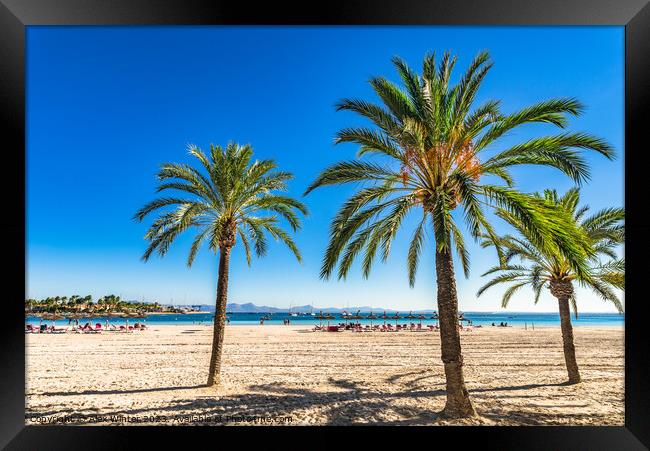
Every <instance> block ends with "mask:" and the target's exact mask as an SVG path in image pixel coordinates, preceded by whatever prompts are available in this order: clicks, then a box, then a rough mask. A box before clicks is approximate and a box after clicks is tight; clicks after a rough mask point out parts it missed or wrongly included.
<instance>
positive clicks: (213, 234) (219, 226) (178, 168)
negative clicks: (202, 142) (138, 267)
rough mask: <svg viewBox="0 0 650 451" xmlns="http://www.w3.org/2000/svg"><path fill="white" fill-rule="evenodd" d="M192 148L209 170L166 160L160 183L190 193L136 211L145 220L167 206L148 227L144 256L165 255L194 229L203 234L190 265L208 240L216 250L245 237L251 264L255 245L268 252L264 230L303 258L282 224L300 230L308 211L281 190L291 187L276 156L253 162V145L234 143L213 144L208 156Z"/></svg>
mask: <svg viewBox="0 0 650 451" xmlns="http://www.w3.org/2000/svg"><path fill="white" fill-rule="evenodd" d="M189 152H190V154H191V155H193V156H194V157H196V159H198V160H199V162H200V163H201V166H202V167H203V170H204V172H205V173H204V172H202V171H200V170H198V169H195V168H194V167H192V166H190V165H187V164H176V163H166V164H163V165H162V167H161V169H160V171H159V172H158V179H159V180H160V181H161V184H160V185H159V186H158V189H157V192H161V191H167V190H173V191H178V192H183V193H185V194H189V195H190V197H183V198H181V197H176V196H174V197H162V198H159V199H156V200H154V201H152V202H150V203H148V204H146V205H145V206H144V207H142V208H141V209H140V210H139V211H138V212H137V213H136V215H135V219H137V220H139V221H141V220H143V219H144V218H145V217H146V216H147V215H148V214H149V213H151V212H153V211H155V210H158V209H161V208H164V207H168V206H174V209H173V210H172V211H168V212H164V213H161V214H160V215H159V216H158V217H157V218H156V220H155V221H154V222H153V224H152V225H151V228H150V229H149V230H148V231H147V233H146V235H145V238H146V239H147V240H149V242H150V244H149V246H148V248H147V250H146V251H145V253H144V255H143V257H142V258H143V259H144V260H148V259H149V257H150V256H151V255H152V253H153V252H154V251H157V252H158V254H160V255H161V256H162V255H164V254H165V253H166V252H167V251H168V249H169V246H170V244H171V243H172V242H173V241H174V239H175V238H176V237H177V236H178V235H180V234H181V233H182V232H184V231H186V230H188V229H190V228H195V229H196V230H198V233H197V235H196V237H195V239H194V241H193V243H192V246H191V248H190V253H189V256H188V258H187V264H188V266H191V265H192V263H193V261H194V258H195V257H196V254H197V252H198V250H199V248H200V246H201V244H202V243H203V242H207V244H208V247H209V248H210V249H211V250H213V251H214V252H215V253H216V252H217V250H219V249H220V248H224V247H227V248H230V247H232V246H234V245H235V241H236V239H237V237H239V238H240V239H241V242H242V244H243V246H244V250H245V252H246V260H247V262H248V264H249V265H250V263H251V249H254V251H255V253H256V254H257V255H258V256H263V255H265V254H266V250H267V239H266V236H265V232H268V233H269V234H270V235H271V236H272V237H273V238H275V239H276V240H279V241H281V242H283V243H284V244H286V245H287V246H288V247H289V249H291V251H292V252H293V254H294V255H295V256H296V258H297V259H298V260H299V261H300V260H301V255H300V251H299V250H298V248H297V246H296V244H295V243H294V241H293V240H292V238H291V237H290V236H289V234H288V233H287V232H286V231H285V230H284V229H282V228H281V227H280V226H279V225H278V223H279V220H280V218H284V219H285V220H286V221H287V222H288V223H289V225H290V226H291V228H292V229H293V230H294V231H296V230H297V229H298V228H299V227H300V220H299V218H298V215H297V212H300V213H302V214H304V215H306V214H307V208H306V207H305V206H304V205H303V204H302V203H301V202H299V201H297V200H295V199H293V198H291V197H288V196H284V195H282V194H278V193H279V192H283V191H286V189H287V187H286V182H287V181H288V180H291V179H292V178H293V175H292V174H290V173H288V172H282V171H278V170H276V164H275V162H274V161H272V160H261V161H258V160H255V161H251V159H252V156H253V149H252V148H251V146H249V145H245V146H241V145H238V144H235V143H229V144H228V145H227V146H226V148H225V149H224V148H222V147H220V146H213V145H211V146H210V153H209V156H207V155H206V154H205V153H204V152H203V151H201V149H199V148H198V147H196V146H190V149H189Z"/></svg>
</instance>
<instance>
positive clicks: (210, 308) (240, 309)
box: [176, 302, 434, 313]
mask: <svg viewBox="0 0 650 451" xmlns="http://www.w3.org/2000/svg"><path fill="white" fill-rule="evenodd" d="M176 307H184V306H182V305H176ZM187 307H189V306H187ZM226 310H227V311H228V312H233V313H288V312H289V309H288V308H278V307H270V306H268V305H255V304H253V303H252V302H246V303H243V304H238V303H236V302H229V303H228V305H227V306H226ZM357 310H360V311H361V313H369V312H371V311H372V312H375V313H383V312H384V311H385V312H386V313H395V312H398V311H399V312H401V313H408V312H409V310H395V309H384V308H373V307H369V306H361V307H347V308H337V307H316V306H314V308H313V311H314V313H318V312H323V313H341V312H343V311H347V312H349V313H355V312H357ZM201 311H205V312H214V305H201ZM291 311H292V312H296V313H310V312H311V311H312V306H311V305H297V306H293V307H292V308H291ZM432 312H434V310H433V309H429V310H413V313H432Z"/></svg>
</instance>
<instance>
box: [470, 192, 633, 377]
mask: <svg viewBox="0 0 650 451" xmlns="http://www.w3.org/2000/svg"><path fill="white" fill-rule="evenodd" d="M537 196H538V197H542V196H541V195H537ZM543 197H544V198H545V199H546V200H548V201H550V202H552V203H553V204H554V205H556V207H557V208H558V209H562V210H564V211H566V212H567V213H569V214H571V216H572V218H573V220H574V221H575V224H576V226H577V227H578V228H579V229H580V230H581V231H582V232H583V233H584V234H586V235H587V237H588V239H589V241H590V245H591V246H592V248H593V251H592V252H591V253H590V255H589V256H588V257H587V259H586V260H587V261H586V262H585V264H586V265H587V268H588V270H587V271H586V272H583V273H576V272H575V271H574V270H573V269H572V267H571V265H570V264H569V263H568V261H567V260H566V258H565V257H564V256H563V255H561V254H558V253H555V252H549V251H548V250H546V249H540V248H539V247H538V246H536V245H535V244H533V241H532V240H531V239H530V234H529V232H528V230H527V229H526V227H523V226H522V224H521V223H520V221H519V220H518V219H517V218H515V217H513V216H512V215H511V214H510V213H509V212H507V211H505V210H502V209H499V210H497V215H498V216H500V217H501V218H503V219H504V220H505V221H506V222H508V223H509V224H510V225H511V226H513V227H514V228H515V229H516V230H517V231H518V232H519V234H520V236H518V237H517V236H512V235H505V236H503V237H500V238H498V244H499V246H500V247H501V248H502V249H504V250H506V254H505V264H504V265H498V266H495V267H494V268H491V269H490V270H488V271H487V272H486V273H485V274H483V275H484V276H485V275H488V274H496V277H495V278H494V279H492V280H491V281H490V282H488V283H487V284H485V285H484V286H483V287H481V289H480V290H479V291H478V296H480V295H482V294H483V293H484V292H485V290H487V289H488V288H490V287H492V286H495V285H498V284H502V283H507V284H510V287H509V288H508V289H507V290H506V291H505V293H504V295H503V299H502V301H501V306H502V307H503V308H506V307H507V306H508V303H509V302H510V299H511V298H512V296H513V295H514V294H515V293H516V292H517V291H518V290H519V289H521V288H523V287H525V286H530V287H532V289H533V291H534V293H535V304H537V302H538V301H539V297H540V295H541V293H542V290H543V289H544V287H548V288H549V289H550V291H551V294H552V295H553V296H554V297H556V298H557V300H558V304H559V308H560V325H561V329H562V340H563V343H564V360H565V361H566V367H567V371H568V373H569V383H571V384H573V383H577V382H580V372H579V371H578V363H577V361H576V354H575V346H574V344H573V327H572V326H571V314H570V311H569V305H571V306H572V307H573V312H574V314H575V316H576V318H577V317H578V308H577V303H576V296H575V291H574V286H573V285H574V282H577V283H578V284H579V285H580V286H584V287H588V288H590V289H591V290H592V291H594V292H595V293H597V294H598V295H599V296H601V297H602V298H603V299H604V300H606V301H609V302H611V303H612V304H614V306H615V307H616V309H617V310H618V311H619V312H621V313H622V312H623V305H622V304H621V301H620V300H619V298H618V296H617V295H616V292H615V291H614V290H613V289H615V288H616V289H621V290H623V289H624V288H625V260H624V259H619V257H618V256H617V255H616V252H615V249H616V247H617V246H618V245H620V244H621V243H622V242H623V241H624V235H625V228H624V227H625V226H624V224H623V220H624V218H625V211H624V210H623V209H622V208H605V209H603V210H600V211H598V212H597V213H595V214H593V215H591V216H588V217H585V215H586V214H587V212H588V211H589V206H586V205H585V206H583V207H581V208H578V202H579V201H580V194H579V191H578V189H577V188H574V189H570V190H569V191H567V193H566V194H565V195H564V196H562V197H558V194H557V192H556V191H555V190H546V191H545V192H544V196H543ZM482 244H483V246H486V247H487V246H493V245H494V241H493V239H492V238H490V237H486V239H485V240H484V241H483V243H482ZM603 256H604V257H607V258H608V259H609V260H608V261H607V262H605V263H603V262H601V260H600V258H601V257H603ZM516 257H519V259H520V260H521V264H519V265H516V264H512V263H510V262H511V260H513V259H515V258H516Z"/></svg>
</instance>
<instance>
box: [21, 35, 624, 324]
mask: <svg viewBox="0 0 650 451" xmlns="http://www.w3.org/2000/svg"><path fill="white" fill-rule="evenodd" d="M482 49H485V50H488V51H489V52H490V54H491V56H492V59H493V60H494V62H495V64H494V67H493V68H492V70H491V71H490V74H489V75H488V76H487V78H486V80H485V82H484V83H483V86H482V89H481V91H480V92H479V95H478V96H477V103H480V102H481V101H482V100H485V99H490V98H494V99H500V100H501V101H502V109H503V111H504V112H511V111H514V110H516V109H519V108H521V107H524V106H527V105H529V104H531V103H533V102H537V101H540V100H544V99H548V98H550V97H559V96H575V97H577V98H578V99H579V100H581V101H582V102H583V103H584V104H585V105H586V106H587V109H586V111H585V113H584V114H583V115H582V116H581V117H579V118H575V119H572V120H571V125H570V127H569V130H571V131H584V132H589V133H593V134H597V135H598V136H600V137H602V138H604V139H606V140H607V141H608V142H609V143H611V144H612V145H613V146H614V147H615V149H616V150H617V153H618V158H617V159H616V161H614V162H610V161H607V160H606V159H604V158H603V157H601V156H599V155H588V156H587V159H588V161H589V163H590V165H591V172H592V180H591V182H590V183H589V184H587V185H586V186H584V187H583V189H582V200H583V202H586V203H588V204H589V205H591V206H592V209H594V210H596V209H599V208H603V207H608V206H622V205H623V145H624V140H623V138H624V134H623V129H624V128H623V124H624V123H623V120H624V116H623V92H624V72H623V70H624V65H623V56H624V53H623V50H624V32H623V28H622V27H137V28H134V27H29V28H28V31H27V106H28V110H27V218H26V220H27V243H26V255H27V267H26V271H27V295H28V296H29V297H46V296H54V295H64V294H66V295H71V294H81V295H85V294H92V295H93V296H95V297H98V296H101V295H104V294H108V293H115V294H119V295H121V296H122V297H123V298H127V299H141V298H142V297H144V298H145V299H146V300H158V301H160V302H164V303H167V302H170V301H173V302H174V303H177V304H178V303H200V304H212V303H213V302H214V296H215V294H214V293H215V286H216V266H217V257H216V256H214V255H213V254H211V253H210V252H209V251H208V250H207V249H206V250H203V251H202V252H201V253H200V254H199V255H198V257H197V260H196V262H195V264H194V266H193V267H192V268H191V269H188V268H187V266H186V265H185V258H186V255H187V251H188V249H189V243H190V241H191V239H192V235H188V236H185V237H182V238H181V239H179V240H178V241H177V242H176V243H175V245H174V246H172V248H171V250H170V252H169V253H168V255H167V256H166V257H165V258H163V259H159V258H157V257H155V258H152V259H151V260H150V261H149V262H148V263H143V262H141V261H140V256H141V254H142V252H143V251H144V249H145V247H146V242H145V241H144V240H143V235H144V233H145V230H146V227H147V226H148V224H149V223H150V221H146V222H145V223H142V224H139V223H136V222H134V221H132V220H131V217H132V216H133V214H134V212H135V211H136V210H137V209H138V208H140V207H141V206H142V205H143V204H144V203H145V202H147V201H149V200H151V199H152V198H153V196H154V195H155V193H154V188H155V184H156V181H155V178H154V175H155V173H156V171H157V168H158V167H159V165H160V164H161V163H163V162H167V161H174V162H190V161H191V159H190V157H189V156H188V154H187V151H186V146H187V144H188V143H193V144H196V145H198V146H200V147H203V148H207V147H209V144H210V143H215V144H225V143H226V142H227V141H229V140H234V141H237V142H240V143H250V144H252V146H253V148H254V149H255V154H256V156H257V157H258V158H274V159H275V160H276V161H277V163H278V165H279V167H280V168H282V169H283V170H288V171H291V172H293V173H294V174H295V175H296V178H295V180H294V181H292V182H291V183H290V191H291V193H292V194H293V195H295V196H300V195H301V194H302V192H303V191H304V189H305V187H306V186H307V185H308V184H309V183H310V182H311V181H312V180H313V179H314V177H315V176H316V175H317V174H318V172H319V171H320V170H322V169H323V168H324V167H326V166H327V165H329V164H331V163H334V162H336V161H339V160H342V159H349V158H354V155H355V151H356V148H355V146H354V145H351V144H350V145H347V144H346V145H340V146H336V147H335V146H334V145H333V136H334V134H335V132H336V131H337V130H339V129H341V128H343V127H348V126H355V125H365V124H366V123H365V122H364V121H363V120H362V119H360V118H358V117H356V116H355V115H354V114H352V113H348V112H339V113H337V112H335V111H334V107H333V105H334V103H335V102H336V101H337V100H339V99H341V98H343V97H359V98H363V99H366V100H375V97H374V96H373V94H372V91H371V89H370V87H369V85H368V83H367V80H368V79H369V78H370V77H371V76H375V75H382V76H386V77H388V78H389V79H392V80H395V81H397V76H396V74H395V72H394V70H393V68H392V66H391V63H390V58H391V57H392V56H393V55H399V56H401V57H403V58H404V59H406V60H407V61H408V62H409V63H410V64H411V65H412V66H414V67H416V68H418V70H419V68H420V65H421V60H422V57H423V55H424V54H425V53H426V52H428V51H436V52H437V53H438V54H440V53H442V52H443V51H444V50H450V51H451V52H453V53H455V54H457V55H458V63H457V65H456V77H458V74H459V73H461V72H462V71H463V70H464V69H465V67H466V66H467V64H468V63H469V62H470V60H471V59H472V57H473V56H474V55H475V54H476V53H477V52H478V51H479V50H482ZM554 132H556V130H555V129H553V128H552V127H550V126H526V128H522V129H521V130H519V131H518V132H516V133H512V134H511V135H510V136H508V137H507V138H506V139H504V140H502V144H503V146H507V145H508V144H512V143H515V142H518V141H521V140H525V139H528V138H531V137H533V136H539V135H540V134H542V133H554ZM514 175H515V177H516V181H517V185H518V187H519V188H520V189H522V190H524V191H535V190H540V189H544V188H547V187H553V188H556V189H558V190H559V191H564V190H566V189H568V188H569V187H570V186H572V183H571V181H570V180H569V179H568V178H566V177H565V176H563V175H562V174H560V173H558V172H557V171H555V170H551V169H540V168H537V167H535V168H518V169H517V170H516V171H514ZM353 191H354V187H352V186H348V187H337V188H324V189H321V190H317V191H316V192H314V193H313V194H310V195H309V196H308V197H307V198H305V199H304V200H305V202H306V203H307V204H308V206H309V208H310V210H311V215H310V216H309V217H308V218H307V219H306V220H305V221H304V227H303V230H302V231H301V232H300V233H299V234H298V235H297V236H296V242H297V243H298V245H299V247H300V248H301V250H302V253H303V256H304V262H303V263H302V264H298V263H297V262H296V261H295V259H293V257H292V255H291V254H290V252H289V251H288V250H287V249H286V248H283V247H282V246H281V245H279V244H275V243H273V244H272V245H271V246H270V248H269V254H268V256H267V257H265V258H263V259H257V260H254V261H253V265H252V267H251V268H248V267H247V266H246V262H245V259H244V256H243V252H242V250H241V249H236V250H235V251H234V253H233V260H232V263H231V277H230V281H231V285H230V301H232V302H254V303H256V304H258V305H262V304H264V305H271V306H278V307H286V306H289V304H290V303H292V304H293V305H297V304H300V305H303V304H311V303H314V305H315V306H316V307H318V306H339V307H345V306H346V305H370V306H374V307H392V308H398V309H404V310H408V309H420V308H422V309H424V308H435V280H434V272H435V271H434V265H433V258H434V257H433V248H432V246H431V241H429V242H428V243H427V246H426V247H425V253H424V255H423V260H422V262H421V265H420V269H419V272H418V280H417V283H416V286H415V287H414V288H413V289H411V288H409V286H408V280H407V275H406V269H405V261H406V252H407V246H408V239H409V238H410V236H411V234H412V230H413V228H412V225H413V223H414V218H412V219H413V220H411V219H407V221H406V224H405V227H404V229H403V230H402V231H401V233H400V234H398V239H397V242H396V243H395V245H394V247H393V250H392V254H391V257H390V259H389V261H388V263H387V264H381V263H378V264H377V265H376V266H375V268H374V270H373V272H372V274H371V276H370V278H369V279H368V280H365V279H363V278H362V277H361V274H360V270H359V268H358V266H355V267H354V268H353V270H352V271H351V274H350V276H349V277H348V279H347V280H346V281H337V280H330V281H322V280H320V279H319V278H318V273H319V268H320V261H321V257H322V255H323V251H324V249H325V246H326V243H327V233H328V227H329V222H330V220H331V218H332V217H333V215H334V214H335V212H336V210H337V208H338V207H339V206H340V204H341V203H342V202H343V201H344V200H345V199H346V198H347V197H348V196H349V195H350V194H351V193H352V192H353ZM467 241H468V242H470V243H471V240H470V239H469V238H468V239H467ZM469 250H470V253H471V260H472V271H471V275H470V278H469V279H465V278H464V277H463V275H462V271H458V265H457V277H458V278H457V283H458V290H459V302H460V308H461V310H466V311H479V310H481V311H495V310H499V309H500V295H501V293H502V292H503V289H492V290H490V291H488V292H487V293H486V294H485V295H483V296H482V297H481V298H480V299H478V300H477V299H476V297H475V293H476V290H477V288H478V287H479V286H481V285H482V283H484V280H482V279H481V277H480V275H481V273H482V272H483V271H484V270H485V269H486V268H488V267H490V266H492V265H493V264H494V263H495V256H494V255H493V253H492V252H490V251H485V250H482V249H480V248H479V247H478V246H476V245H475V244H473V243H472V244H470V246H469ZM578 294H579V305H580V308H581V310H582V311H614V309H613V308H612V307H610V306H608V305H607V304H605V303H604V302H603V301H601V300H600V299H598V298H596V297H595V296H594V295H591V294H590V293H588V292H584V291H582V290H579V292H578ZM510 310H512V311H556V310H557V305H556V302H555V301H554V299H553V298H552V297H551V296H550V294H548V295H546V296H545V297H543V298H542V300H541V301H540V303H539V304H538V305H537V306H533V303H532V294H531V292H530V291H520V292H519V294H518V295H517V296H515V297H514V298H513V300H512V301H511V304H510Z"/></svg>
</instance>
